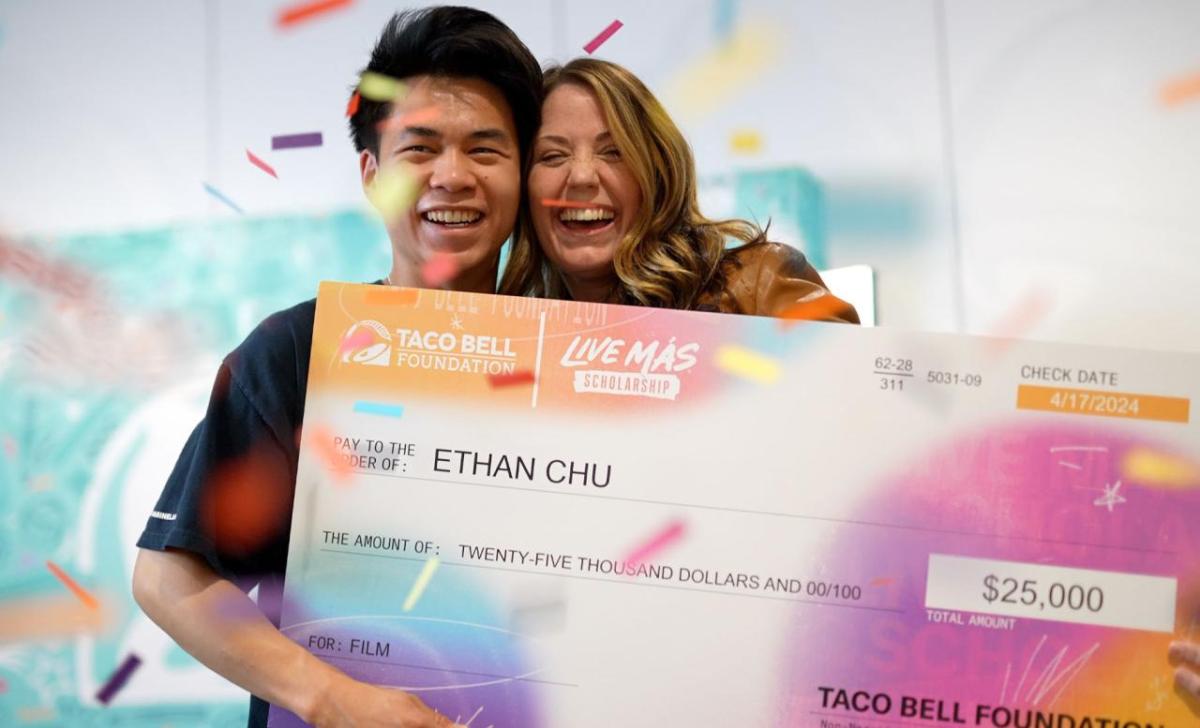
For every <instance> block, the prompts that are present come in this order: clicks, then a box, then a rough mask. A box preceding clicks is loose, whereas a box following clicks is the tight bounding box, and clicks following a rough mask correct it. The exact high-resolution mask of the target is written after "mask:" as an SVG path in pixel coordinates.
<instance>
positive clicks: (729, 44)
mask: <svg viewBox="0 0 1200 728" xmlns="http://www.w3.org/2000/svg"><path fill="white" fill-rule="evenodd" d="M782 45H783V43H782V36H781V32H780V30H779V28H777V27H774V26H771V25H768V24H765V23H764V24H746V25H742V26H741V27H739V28H738V30H737V32H736V33H735V34H733V35H732V36H730V38H729V39H728V40H727V41H725V42H724V43H722V44H721V45H719V46H718V47H717V48H715V49H714V50H712V51H710V52H709V53H708V54H706V55H704V56H703V57H701V58H700V60H699V61H698V62H696V63H693V64H692V65H690V66H688V67H687V68H686V69H684V71H683V72H681V73H680V74H679V75H678V76H676V77H675V79H674V80H673V81H672V82H671V83H669V84H668V85H667V87H666V93H665V94H664V96H663V98H664V99H665V100H666V106H667V108H668V109H670V110H671V112H672V114H673V115H676V116H679V117H682V118H693V119H694V118H695V117H697V116H702V115H704V114H707V113H709V112H712V111H715V110H717V109H719V108H720V106H721V104H723V103H725V102H726V101H727V100H728V98H729V97H731V96H733V95H734V94H736V93H737V92H739V91H744V90H745V89H747V88H749V87H750V86H751V82H752V81H753V80H754V78H755V76H758V75H760V74H761V73H762V72H763V71H765V70H766V69H767V68H769V67H770V66H771V65H772V64H774V63H775V62H776V61H777V60H778V58H779V55H780V48H781V47H782Z"/></svg>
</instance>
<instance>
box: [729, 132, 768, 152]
mask: <svg viewBox="0 0 1200 728" xmlns="http://www.w3.org/2000/svg"><path fill="white" fill-rule="evenodd" d="M762 145H763V142H762V136H761V135H760V134H759V133H758V132H756V131H753V130H750V129H742V130H741V131H735V132H734V133H733V135H732V136H730V137H729V146H730V147H731V148H732V149H733V151H734V152H735V153H737V154H758V153H759V152H761V151H762Z"/></svg>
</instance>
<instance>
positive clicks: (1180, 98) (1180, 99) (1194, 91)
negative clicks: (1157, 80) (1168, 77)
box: [1158, 73, 1200, 106]
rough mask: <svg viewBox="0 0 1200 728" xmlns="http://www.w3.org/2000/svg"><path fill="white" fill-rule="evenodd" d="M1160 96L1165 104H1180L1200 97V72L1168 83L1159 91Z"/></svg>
mask: <svg viewBox="0 0 1200 728" xmlns="http://www.w3.org/2000/svg"><path fill="white" fill-rule="evenodd" d="M1158 98H1159V99H1160V100H1161V101H1162V103H1163V105H1165V106H1180V105H1182V104H1184V103H1186V102H1188V101H1192V100H1195V99H1200V73H1197V74H1194V75H1192V76H1184V77H1182V78H1177V79H1175V80H1174V81H1171V82H1170V83H1167V84H1166V85H1164V86H1163V87H1162V90H1161V91H1159V94H1158Z"/></svg>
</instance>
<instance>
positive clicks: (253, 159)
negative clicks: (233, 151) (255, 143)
mask: <svg viewBox="0 0 1200 728" xmlns="http://www.w3.org/2000/svg"><path fill="white" fill-rule="evenodd" d="M246 159H249V160H250V164H253V165H254V166H255V167H258V168H259V169H261V170H262V171H264V172H266V173H267V174H269V175H271V176H272V177H274V178H275V179H279V175H277V174H275V170H274V169H272V168H271V165H269V164H267V163H266V162H264V161H262V160H261V159H259V158H258V157H256V156H254V152H251V151H250V150H249V149H247V150H246Z"/></svg>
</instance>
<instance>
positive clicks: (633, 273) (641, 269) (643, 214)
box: [500, 58, 858, 323]
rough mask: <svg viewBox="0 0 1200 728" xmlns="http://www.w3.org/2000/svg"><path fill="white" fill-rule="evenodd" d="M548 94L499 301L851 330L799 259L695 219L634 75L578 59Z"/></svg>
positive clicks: (666, 134)
mask: <svg viewBox="0 0 1200 728" xmlns="http://www.w3.org/2000/svg"><path fill="white" fill-rule="evenodd" d="M545 90H546V100H545V103H544V104H543V106H542V126H541V129H539V131H538V134H537V138H536V140H535V142H534V146H533V151H532V155H533V156H532V158H531V164H530V166H529V173H528V178H527V198H526V202H525V204H524V205H523V206H522V209H521V213H520V215H521V218H522V224H521V225H520V226H519V229H520V230H522V231H524V232H523V234H521V235H520V236H519V237H518V238H517V239H516V240H515V241H514V244H513V251H512V256H511V258H510V260H509V264H508V268H507V269H506V270H505V274H504V278H503V280H502V281H501V284H500V292H501V293H508V294H512V295H533V296H540V297H546V298H562V299H572V300H577V301H591V302H605V303H623V304H629V305H639V306H654V307H658V308H675V309H690V310H700V311H719V312H722V313H741V314H753V315H760V316H777V315H782V314H785V313H787V312H788V311H789V309H790V310H791V311H793V312H794V311H796V310H797V309H799V310H800V311H804V310H811V311H816V312H819V315H816V316H813V318H820V319H824V320H830V321H843V322H850V323H858V315H857V313H856V312H855V311H854V308H853V307H851V306H850V305H849V304H847V303H845V302H842V301H839V300H838V299H836V298H833V297H832V296H831V294H830V293H829V292H828V291H827V290H826V289H825V286H824V283H823V282H822V281H821V277H820V276H819V275H818V274H817V271H816V270H815V269H814V268H813V267H812V266H811V265H810V264H809V263H808V261H807V260H805V258H804V256H803V255H802V254H801V253H800V252H799V251H797V250H795V249H794V248H791V247H789V246H787V245H781V244H778V243H772V242H768V241H767V238H766V236H765V234H764V233H763V231H761V230H760V229H759V228H758V227H756V226H755V225H753V224H751V223H749V222H746V221H744V220H710V219H708V218H706V217H704V215H702V214H701V213H700V208H699V205H698V204H697V201H696V171H695V163H694V161H693V158H692V151H691V148H690V147H689V146H688V143H687V141H686V140H685V139H684V138H683V134H682V133H680V131H679V128H678V127H676V126H675V123H674V122H673V121H671V118H670V117H669V116H668V115H667V113H666V111H665V110H664V109H663V107H662V105H661V104H660V103H659V102H658V100H657V99H656V98H655V97H654V95H653V94H652V93H650V91H649V89H647V88H646V86H645V85H644V84H643V83H642V82H641V81H639V80H638V79H637V77H636V76H634V75H633V74H632V73H630V72H629V71H627V70H626V69H624V68H622V67H621V66H618V65H616V64H614V63H609V62H606V61H600V60H596V59H591V58H578V59H575V60H573V61H571V62H570V63H567V64H566V65H565V66H560V67H554V68H551V69H550V70H549V71H547V73H546V76H545ZM727 241H736V242H738V243H740V245H738V246H737V247H735V248H732V249H726V243H727ZM808 304H812V306H811V308H810V307H809V306H808Z"/></svg>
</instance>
